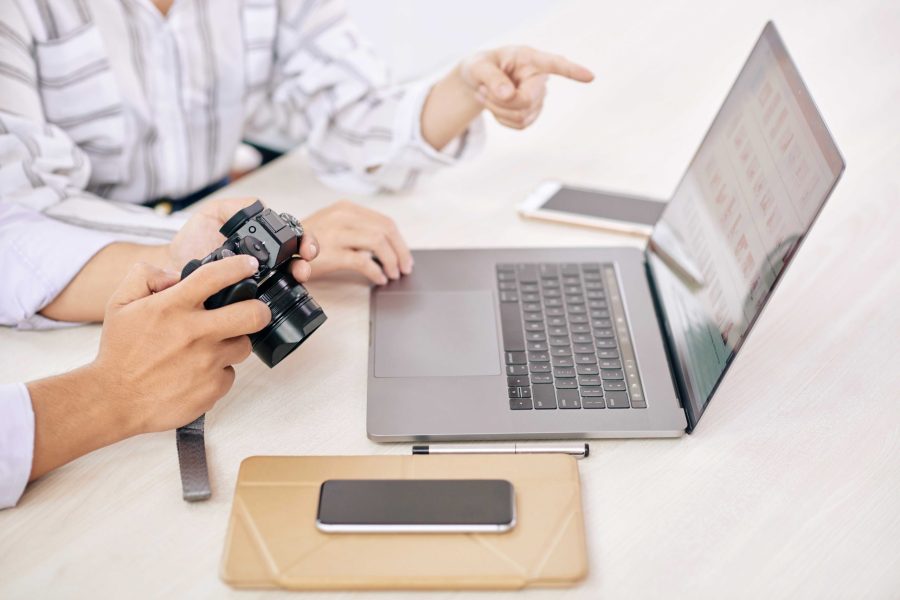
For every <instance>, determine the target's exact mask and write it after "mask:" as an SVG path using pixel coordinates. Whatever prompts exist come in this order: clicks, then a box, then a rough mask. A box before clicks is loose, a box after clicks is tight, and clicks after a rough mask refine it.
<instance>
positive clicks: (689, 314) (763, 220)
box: [648, 23, 844, 428]
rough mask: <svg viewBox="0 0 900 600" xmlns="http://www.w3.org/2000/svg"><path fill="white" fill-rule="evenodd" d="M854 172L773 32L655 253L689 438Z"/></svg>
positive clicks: (740, 82) (682, 188) (658, 233)
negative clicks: (845, 174)
mask: <svg viewBox="0 0 900 600" xmlns="http://www.w3.org/2000/svg"><path fill="white" fill-rule="evenodd" d="M843 167H844V163H843V160H842V159H841V156H840V154H839V153H838V150H837V147H836V146H835V144H834V141H833V140H832V138H831V136H830V134H829V133H828V130H827V129H826V127H825V123H824V122H823V120H822V117H821V116H820V115H819V112H818V110H817V109H816V107H815V105H814V104H813V101H812V99H811V97H810V95H809V92H808V91H807V90H806V87H805V86H804V85H803V82H802V81H801V79H800V75H799V74H798V72H797V70H796V68H795V67H794V64H793V63H792V62H791V59H790V57H789V56H788V54H787V51H786V50H785V48H784V45H783V43H782V41H781V38H780V37H779V36H778V32H777V31H776V30H775V27H774V26H773V25H772V23H769V24H767V25H766V27H765V29H764V30H763V33H762V35H761V36H760V38H759V41H758V42H757V44H756V47H755V48H754V49H753V52H752V53H751V54H750V57H749V58H748V59H747V62H746V63H745V65H744V68H743V70H742V71H741V73H740V75H739V76H738V78H737V81H736V82H735V83H734V86H733V87H732V88H731V91H730V92H729V93H728V97H727V98H726V99H725V103H724V104H723V106H722V108H721V109H720V111H719V114H718V115H717V116H716V118H715V120H714V121H713V124H712V126H711V127H710V129H709V132H708V133H707V134H706V138H705V139H704V140H703V142H702V144H701V145H700V148H699V150H698V151H697V154H696V155H695V156H694V158H693V160H692V161H691V164H690V166H689V167H688V170H687V172H686V173H685V175H684V177H683V179H682V180H681V182H680V183H679V184H678V188H677V189H676V191H675V194H674V196H673V197H672V200H671V201H670V202H669V205H668V206H667V207H666V210H665V211H664V212H663V214H662V217H661V218H660V221H659V222H658V224H657V225H656V227H655V228H654V231H653V234H652V236H651V240H650V247H649V249H648V262H649V265H650V267H649V268H650V270H651V274H652V279H653V283H654V286H655V291H656V295H657V301H658V303H659V307H660V312H661V313H662V318H663V321H664V325H665V329H666V335H667V338H668V342H669V347H670V351H671V353H672V355H673V359H674V363H675V364H674V370H675V375H676V377H677V378H678V380H679V387H680V388H681V390H682V395H683V396H684V397H683V401H684V403H685V409H686V412H687V417H688V422H689V427H690V428H693V427H694V426H695V425H696V423H697V421H698V420H699V418H700V415H701V414H702V413H703V410H704V409H705V408H706V405H707V403H708V402H709V400H710V398H711V397H712V394H713V392H714V391H715V389H716V386H717V385H718V384H719V382H720V381H721V380H722V377H723V375H724V374H725V371H726V369H727V368H728V365H729V364H730V363H731V361H732V359H733V358H734V357H735V355H736V353H737V351H738V350H739V349H740V347H741V344H742V343H743V341H744V339H745V338H746V337H747V334H748V333H749V331H750V328H751V327H752V325H753V323H754V321H755V320H756V317H757V316H758V315H759V313H760V311H761V310H762V307H763V305H764V304H765V303H766V301H767V300H768V298H769V296H770V294H771V291H772V288H773V286H774V285H775V283H776V282H777V281H778V278H779V276H780V275H781V273H782V272H783V271H784V269H785V268H786V266H787V265H788V263H789V262H790V259H791V257H792V255H793V253H794V250H795V249H796V248H797V246H798V244H799V243H800V242H801V240H802V239H803V237H804V236H805V234H806V232H807V231H808V230H809V228H810V225H811V224H812V222H813V220H814V219H815V217H816V215H817V214H818V213H819V210H820V209H821V208H822V205H823V204H824V203H825V200H826V198H827V197H828V195H829V194H830V192H831V190H832V188H833V187H834V185H835V183H836V182H837V180H838V178H839V176H840V174H841V172H842V171H843Z"/></svg>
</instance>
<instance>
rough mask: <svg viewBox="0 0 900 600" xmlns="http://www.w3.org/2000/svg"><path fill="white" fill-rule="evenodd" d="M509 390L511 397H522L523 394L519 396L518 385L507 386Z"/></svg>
mask: <svg viewBox="0 0 900 600" xmlns="http://www.w3.org/2000/svg"><path fill="white" fill-rule="evenodd" d="M507 392H508V393H509V397H510V398H520V397H521V396H519V388H517V387H511V388H507Z"/></svg>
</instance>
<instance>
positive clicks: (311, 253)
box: [168, 198, 319, 287]
mask: <svg viewBox="0 0 900 600" xmlns="http://www.w3.org/2000/svg"><path fill="white" fill-rule="evenodd" d="M254 202H256V198H227V199H221V200H209V201H206V202H203V203H201V204H200V205H199V206H198V209H197V210H196V211H195V212H194V213H193V214H191V217H190V219H188V222H187V223H185V224H184V226H183V227H182V228H181V230H180V231H179V232H178V233H177V234H176V235H175V237H174V238H173V239H172V241H171V242H170V243H169V245H168V262H169V267H170V268H171V269H173V270H174V271H177V272H179V273H180V272H181V270H182V269H183V268H184V265H186V264H187V263H188V262H190V261H191V260H193V259H195V258H203V257H204V256H206V255H207V254H209V253H210V252H212V251H213V250H215V249H216V248H218V247H219V246H221V245H222V242H224V241H225V236H223V235H222V234H221V233H219V228H220V227H222V225H224V224H225V221H227V220H228V219H230V218H231V217H232V216H233V215H234V213H236V212H237V211H239V210H241V209H242V208H246V207H248V206H250V205H251V204H253V203H254ZM318 252H319V247H318V242H317V241H316V236H315V234H312V233H309V232H308V231H307V230H306V224H305V223H304V234H303V238H302V239H301V240H300V257H301V258H299V259H294V260H292V261H291V274H292V275H293V276H294V279H296V280H297V281H299V282H300V283H303V282H305V281H307V280H308V279H309V277H310V274H311V269H310V265H309V261H311V260H313V259H314V258H315V257H316V255H317V254H318ZM223 287H224V286H223Z"/></svg>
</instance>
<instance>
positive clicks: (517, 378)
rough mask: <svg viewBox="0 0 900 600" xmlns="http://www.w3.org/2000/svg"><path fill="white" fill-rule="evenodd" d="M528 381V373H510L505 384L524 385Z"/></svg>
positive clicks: (512, 385) (511, 385)
mask: <svg viewBox="0 0 900 600" xmlns="http://www.w3.org/2000/svg"><path fill="white" fill-rule="evenodd" d="M529 383H531V382H530V381H528V375H510V376H509V377H507V378H506V385H508V386H510V387H524V386H526V385H528V384H529Z"/></svg>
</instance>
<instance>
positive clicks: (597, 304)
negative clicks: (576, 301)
mask: <svg viewBox="0 0 900 600" xmlns="http://www.w3.org/2000/svg"><path fill="white" fill-rule="evenodd" d="M587 305H588V308H606V302H604V301H603V300H588V303H587Z"/></svg>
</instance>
